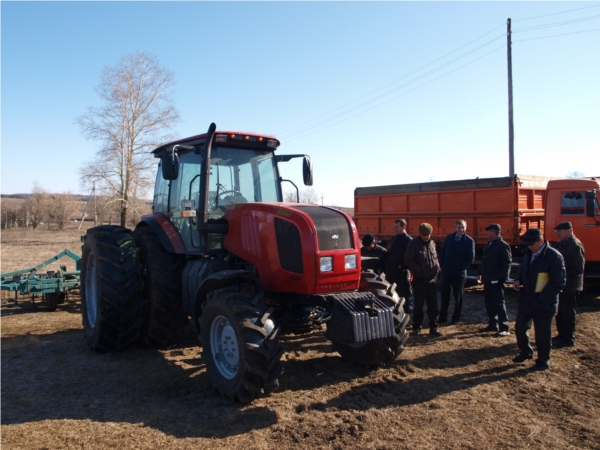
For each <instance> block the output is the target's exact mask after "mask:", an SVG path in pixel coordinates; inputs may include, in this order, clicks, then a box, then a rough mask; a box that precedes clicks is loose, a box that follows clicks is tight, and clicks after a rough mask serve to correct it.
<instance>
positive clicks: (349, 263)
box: [345, 255, 356, 270]
mask: <svg viewBox="0 0 600 450" xmlns="http://www.w3.org/2000/svg"><path fill="white" fill-rule="evenodd" d="M345 267H346V270H352V269H356V255H346V264H345Z"/></svg>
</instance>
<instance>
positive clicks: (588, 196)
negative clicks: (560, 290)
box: [545, 177, 600, 281]
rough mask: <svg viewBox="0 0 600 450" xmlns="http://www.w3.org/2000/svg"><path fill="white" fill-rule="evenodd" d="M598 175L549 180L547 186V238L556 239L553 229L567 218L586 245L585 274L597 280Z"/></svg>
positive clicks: (599, 259) (599, 229) (599, 278)
mask: <svg viewBox="0 0 600 450" xmlns="http://www.w3.org/2000/svg"><path fill="white" fill-rule="evenodd" d="M598 179H600V177H590V178H567V179H564V180H550V181H548V185H547V187H546V214H545V225H546V238H547V239H548V240H549V241H550V242H552V241H556V235H555V234H554V232H553V230H554V227H555V226H556V225H558V224H559V223H561V222H566V221H569V222H571V224H572V225H573V233H574V234H575V236H576V237H577V238H578V239H579V240H580V241H581V243H582V244H583V247H584V248H585V261H586V263H585V277H586V279H596V280H597V281H600V206H599V204H600V202H599V196H600V184H599V183H598Z"/></svg>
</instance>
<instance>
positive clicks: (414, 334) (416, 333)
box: [410, 328, 421, 336]
mask: <svg viewBox="0 0 600 450" xmlns="http://www.w3.org/2000/svg"><path fill="white" fill-rule="evenodd" d="M419 334H421V329H420V328H417V329H415V330H413V331H412V333H410V335H411V336H418V335H419Z"/></svg>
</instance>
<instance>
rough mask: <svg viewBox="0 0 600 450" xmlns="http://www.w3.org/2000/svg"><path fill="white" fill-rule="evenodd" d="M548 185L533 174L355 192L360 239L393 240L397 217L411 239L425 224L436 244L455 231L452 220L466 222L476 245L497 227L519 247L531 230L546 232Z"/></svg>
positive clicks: (366, 189) (377, 188) (360, 189)
mask: <svg viewBox="0 0 600 450" xmlns="http://www.w3.org/2000/svg"><path fill="white" fill-rule="evenodd" d="M547 181H548V178H542V177H533V176H531V177H521V178H519V177H515V178H514V179H512V178H510V177H506V178H495V179H482V180H461V181H446V182H433V183H422V184H411V185H396V186H377V187H371V188H357V189H356V191H355V197H354V200H355V201H354V219H355V222H356V225H357V228H358V232H359V235H360V236H364V235H365V234H367V233H371V234H373V235H375V237H376V238H378V239H381V240H384V241H387V240H389V239H390V238H391V237H392V236H393V230H392V227H393V222H394V220H395V219H398V218H403V219H405V220H406V221H407V223H408V233H409V234H410V235H411V236H416V235H418V234H419V224H420V223H422V222H428V223H430V224H431V225H432V226H433V228H434V232H433V233H434V234H433V238H434V239H435V240H436V241H437V242H443V240H444V239H445V238H446V236H447V235H448V234H450V233H453V232H454V223H455V221H456V220H459V219H464V220H466V221H467V227H468V228H467V229H468V231H467V232H468V233H469V235H471V236H472V237H473V238H474V239H475V241H476V244H477V245H478V246H481V245H484V244H485V243H487V234H486V232H485V227H487V226H488V225H489V224H490V223H499V224H500V226H501V227H502V237H503V238H504V239H505V240H506V241H507V242H508V243H509V244H511V245H519V244H520V236H521V235H523V233H525V231H527V230H528V229H529V228H533V227H537V228H540V229H542V231H543V229H544V206H545V186H546V183H547ZM411 191H412V192H411Z"/></svg>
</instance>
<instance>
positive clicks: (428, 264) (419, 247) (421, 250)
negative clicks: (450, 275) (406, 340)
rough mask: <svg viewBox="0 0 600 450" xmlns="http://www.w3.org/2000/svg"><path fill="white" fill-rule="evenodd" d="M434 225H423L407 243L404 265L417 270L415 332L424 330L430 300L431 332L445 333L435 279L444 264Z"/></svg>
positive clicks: (428, 314)
mask: <svg viewBox="0 0 600 450" xmlns="http://www.w3.org/2000/svg"><path fill="white" fill-rule="evenodd" d="M432 232H433V227H432V226H431V225H430V224H428V223H422V224H421V225H419V237H418V238H415V239H413V240H412V241H410V242H409V243H408V246H407V247H406V253H405V254H404V265H406V267H408V268H409V270H410V271H411V273H412V274H413V282H412V287H413V289H414V296H415V308H414V313H413V336H416V335H418V334H419V333H420V332H421V325H423V306H424V304H425V303H427V317H428V318H429V334H431V335H432V336H441V335H442V333H440V331H439V330H438V324H437V316H438V303H437V290H436V289H435V282H436V280H437V278H438V276H439V274H440V264H439V262H438V258H437V252H436V250H435V243H434V242H433V241H432V240H431V239H430V237H431V233H432Z"/></svg>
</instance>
